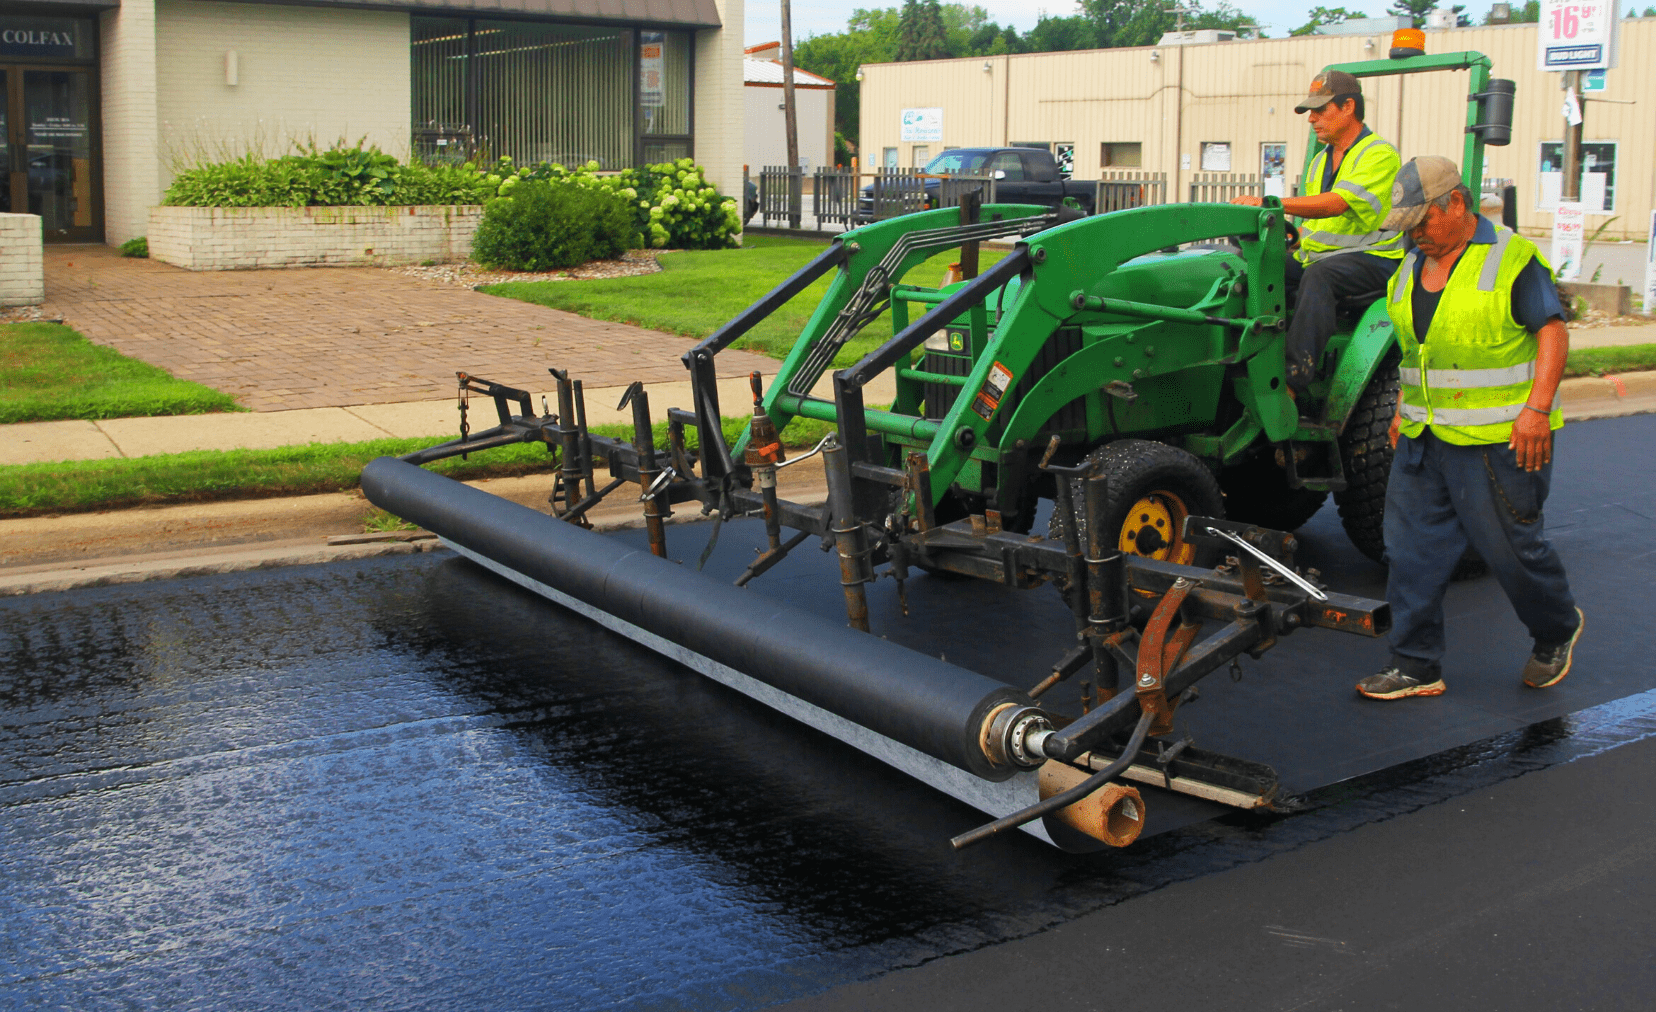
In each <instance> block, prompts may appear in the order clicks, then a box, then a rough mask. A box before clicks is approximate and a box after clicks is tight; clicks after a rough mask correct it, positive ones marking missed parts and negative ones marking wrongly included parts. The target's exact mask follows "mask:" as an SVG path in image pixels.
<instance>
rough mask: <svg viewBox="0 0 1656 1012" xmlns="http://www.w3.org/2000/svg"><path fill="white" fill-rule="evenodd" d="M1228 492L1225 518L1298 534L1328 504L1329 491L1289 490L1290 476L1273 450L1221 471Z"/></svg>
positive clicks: (1222, 482)
mask: <svg viewBox="0 0 1656 1012" xmlns="http://www.w3.org/2000/svg"><path fill="white" fill-rule="evenodd" d="M1219 487H1220V488H1222V489H1224V490H1225V519H1227V520H1235V521H1237V522H1238V523H1244V524H1258V525H1259V526H1260V527H1265V528H1269V529H1270V530H1273V531H1297V530H1299V529H1300V527H1302V526H1304V524H1305V522H1306V521H1307V520H1310V519H1311V518H1312V517H1313V516H1315V515H1316V513H1317V511H1318V510H1320V509H1322V508H1323V503H1325V502H1327V501H1328V493H1327V492H1317V491H1314V490H1312V489H1309V488H1289V487H1288V474H1287V472H1285V471H1284V470H1283V469H1282V468H1280V467H1278V466H1276V461H1275V460H1273V459H1272V456H1271V453H1270V450H1269V449H1267V450H1266V451H1265V452H1263V453H1257V454H1255V455H1254V456H1253V457H1251V458H1250V459H1248V460H1245V461H1243V462H1242V463H1240V464H1237V465H1236V466H1234V467H1227V468H1225V469H1224V470H1223V471H1221V472H1219Z"/></svg>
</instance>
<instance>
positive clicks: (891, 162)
mask: <svg viewBox="0 0 1656 1012" xmlns="http://www.w3.org/2000/svg"><path fill="white" fill-rule="evenodd" d="M880 164H881V165H882V166H884V167H885V168H888V169H895V168H896V167H897V149H896V148H881V149H880Z"/></svg>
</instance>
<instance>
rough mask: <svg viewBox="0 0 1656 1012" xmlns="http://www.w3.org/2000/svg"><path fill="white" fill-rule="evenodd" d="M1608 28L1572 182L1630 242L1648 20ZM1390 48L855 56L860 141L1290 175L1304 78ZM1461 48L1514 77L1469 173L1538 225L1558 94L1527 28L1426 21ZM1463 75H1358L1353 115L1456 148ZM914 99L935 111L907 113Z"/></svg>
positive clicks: (1646, 100) (1413, 141)
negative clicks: (896, 59) (1508, 107)
mask: <svg viewBox="0 0 1656 1012" xmlns="http://www.w3.org/2000/svg"><path fill="white" fill-rule="evenodd" d="M1621 31H1622V35H1621V55H1620V66H1619V69H1616V70H1612V71H1609V72H1608V73H1607V74H1606V75H1605V88H1604V90H1603V91H1602V92H1597V93H1593V94H1591V95H1589V97H1590V98H1600V99H1603V100H1604V101H1590V102H1588V103H1587V104H1586V112H1585V119H1586V124H1585V131H1584V146H1583V153H1584V164H1585V165H1586V171H1587V172H1588V174H1589V176H1588V178H1587V179H1586V186H1587V187H1588V188H1592V187H1595V186H1597V185H1599V184H1602V185H1603V186H1604V195H1603V198H1602V201H1601V202H1600V205H1599V213H1597V214H1594V213H1592V212H1591V211H1589V215H1588V220H1587V227H1588V230H1589V234H1591V232H1592V230H1594V229H1596V228H1598V226H1599V225H1601V224H1604V223H1605V222H1610V224H1609V226H1608V227H1607V228H1606V229H1605V231H1604V234H1603V237H1604V238H1606V239H1609V238H1634V239H1642V238H1644V236H1645V232H1646V229H1647V228H1648V227H1649V222H1650V213H1651V209H1652V207H1653V206H1656V18H1638V19H1630V20H1628V21H1625V22H1624V23H1623V24H1622V28H1621ZM1389 46H1390V40H1389V39H1388V38H1386V37H1384V36H1362V35H1355V36H1354V35H1327V36H1302V37H1299V38H1289V39H1258V40H1247V41H1233V42H1219V43H1214V44H1210V45H1170V46H1149V47H1142V48H1134V49H1102V50H1087V51H1082V52H1072V53H1034V54H1029V55H1023V56H995V57H989V58H983V57H977V58H972V59H959V60H935V61H927V62H915V63H885V64H868V65H866V66H864V67H863V68H862V72H863V83H862V137H861V150H862V151H863V152H865V153H866V157H867V159H868V161H869V163H870V164H874V163H883V164H891V165H910V164H915V163H917V162H918V163H923V161H924V160H925V159H926V158H928V157H930V156H933V155H936V154H938V153H939V152H941V151H943V150H945V149H947V148H953V147H975V146H988V145H996V146H998V145H1006V144H1034V145H1037V146H1041V147H1050V148H1053V149H1054V150H1059V149H1069V152H1068V153H1070V154H1071V156H1072V157H1073V164H1074V177H1075V178H1076V179H1096V178H1098V177H1099V174H1100V172H1101V171H1110V170H1116V169H1128V170H1142V171H1145V172H1150V173H1166V176H1167V182H1168V185H1169V199H1175V200H1179V199H1187V197H1188V193H1189V187H1190V184H1191V181H1192V179H1193V177H1194V176H1195V174H1197V173H1204V172H1230V173H1239V174H1253V175H1259V174H1265V175H1271V174H1273V170H1274V171H1275V172H1284V171H1285V177H1286V178H1285V183H1286V184H1287V185H1288V186H1290V187H1291V186H1292V185H1293V183H1294V181H1295V180H1296V179H1297V177H1298V176H1299V173H1300V171H1301V169H1302V167H1303V165H1304V161H1305V154H1306V142H1307V137H1308V131H1307V125H1306V121H1305V117H1304V116H1302V115H1296V114H1295V113H1294V105H1295V103H1296V102H1298V101H1299V99H1300V98H1302V97H1304V95H1305V93H1306V87H1307V85H1308V84H1309V83H1310V81H1311V78H1312V76H1313V75H1315V74H1316V72H1317V71H1318V70H1320V69H1322V68H1323V67H1325V66H1327V65H1328V64H1331V63H1350V62H1355V61H1359V60H1368V59H1380V58H1384V57H1385V55H1386V51H1387V49H1388V48H1389ZM1461 50H1475V51H1478V52H1482V53H1485V54H1487V55H1488V56H1489V57H1490V59H1491V60H1492V61H1493V62H1494V76H1496V77H1505V78H1511V79H1513V80H1515V81H1516V82H1517V84H1518V92H1517V103H1516V113H1515V116H1514V120H1513V132H1512V144H1511V145H1510V146H1507V147H1499V148H1497V147H1491V148H1489V149H1488V155H1487V158H1486V164H1485V169H1484V175H1485V176H1486V177H1488V178H1506V179H1511V180H1513V181H1514V182H1515V183H1516V185H1517V187H1518V194H1519V206H1518V219H1519V224H1520V227H1521V228H1523V229H1524V230H1525V231H1532V230H1543V231H1545V230H1550V229H1551V227H1552V215H1551V214H1550V213H1548V212H1547V211H1546V210H1545V208H1546V207H1547V206H1549V205H1548V204H1547V200H1548V199H1549V198H1553V194H1552V192H1551V186H1552V185H1553V184H1555V183H1556V182H1557V181H1558V179H1559V177H1558V175H1557V170H1558V168H1559V150H1560V146H1561V142H1562V138H1563V129H1564V126H1563V117H1562V115H1561V113H1560V107H1561V104H1562V95H1561V93H1560V91H1559V76H1560V75H1558V74H1557V73H1549V72H1543V71H1540V70H1537V69H1536V26H1535V25H1533V24H1526V25H1503V26H1496V27H1487V28H1461V29H1450V30H1446V31H1428V32H1427V33H1426V51H1427V52H1428V53H1447V52H1457V51H1461ZM1466 85H1467V79H1466V77H1465V76H1464V75H1462V74H1458V73H1455V74H1448V73H1434V74H1422V75H1415V76H1411V77H1406V78H1405V77H1395V78H1380V79H1371V80H1367V81H1365V82H1364V92H1365V96H1366V102H1367V107H1368V112H1367V122H1368V124H1369V126H1371V127H1372V128H1373V129H1374V130H1375V132H1377V133H1379V134H1380V135H1381V136H1383V137H1385V138H1387V139H1388V140H1391V141H1392V142H1393V143H1394V144H1396V145H1397V147H1398V150H1399V151H1400V152H1401V154H1402V156H1403V158H1404V159H1405V160H1407V159H1409V158H1410V157H1412V156H1414V155H1420V154H1441V155H1445V156H1448V157H1451V158H1454V159H1456V160H1457V161H1459V159H1460V155H1461V150H1462V131H1463V129H1464V125H1465V108H1466V106H1465V101H1466V98H1465V96H1466ZM927 110H936V112H929V111H928V112H925V114H924V115H923V116H915V115H913V114H914V113H916V112H920V111H927ZM905 114H908V115H905ZM939 118H940V119H941V130H940V131H939V130H938V123H937V121H938V119H939ZM916 120H922V121H924V122H925V123H926V124H927V126H928V128H929V129H928V132H927V135H926V137H925V139H914V140H905V139H904V138H903V130H904V127H903V124H904V123H905V121H907V122H910V123H912V122H915V121H916ZM939 134H940V138H939ZM1549 172H1550V173H1551V175H1550V178H1549ZM1595 175H1596V176H1598V177H1600V178H1598V179H1593V178H1591V177H1592V176H1595ZM1583 195H1584V197H1586V196H1588V194H1587V193H1584V194H1583ZM1595 195H1596V194H1595ZM1553 199H1555V198H1553ZM1612 219H1613V220H1612Z"/></svg>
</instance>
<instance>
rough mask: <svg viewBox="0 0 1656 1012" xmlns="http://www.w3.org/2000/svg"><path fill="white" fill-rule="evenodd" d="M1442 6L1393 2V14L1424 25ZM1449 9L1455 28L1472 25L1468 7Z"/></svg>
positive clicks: (1423, 0) (1429, 1) (1431, 0)
mask: <svg viewBox="0 0 1656 1012" xmlns="http://www.w3.org/2000/svg"><path fill="white" fill-rule="evenodd" d="M1440 6H1442V4H1441V3H1439V2H1438V0H1393V2H1392V5H1391V12H1392V13H1393V14H1406V15H1408V16H1409V17H1411V18H1414V20H1415V24H1417V25H1423V24H1425V23H1426V15H1428V14H1430V13H1431V12H1432V11H1434V10H1436V9H1437V8H1438V7H1440ZM1449 9H1450V10H1452V11H1454V12H1455V26H1456V27H1457V28H1466V27H1468V26H1470V25H1471V24H1472V19H1471V18H1470V17H1468V16H1467V15H1466V13H1465V11H1466V6H1465V5H1464V4H1460V5H1456V6H1454V7H1451V8H1449ZM1536 17H1537V20H1539V19H1540V15H1539V14H1538V15H1537V16H1536ZM1486 20H1487V19H1486Z"/></svg>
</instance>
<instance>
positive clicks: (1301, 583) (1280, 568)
mask: <svg viewBox="0 0 1656 1012" xmlns="http://www.w3.org/2000/svg"><path fill="white" fill-rule="evenodd" d="M1207 532H1208V533H1209V534H1212V535H1216V536H1218V537H1221V538H1224V539H1225V540H1226V541H1230V542H1233V543H1235V544H1237V545H1240V546H1241V547H1243V548H1245V549H1247V550H1248V553H1249V554H1250V555H1252V556H1253V557H1254V558H1256V559H1258V560H1259V561H1260V562H1263V563H1265V564H1266V565H1267V566H1270V567H1271V568H1272V569H1274V570H1276V571H1277V572H1278V573H1280V574H1282V577H1283V579H1285V580H1288V581H1289V582H1290V583H1292V584H1293V585H1294V586H1296V587H1298V588H1299V589H1301V590H1303V591H1305V592H1306V593H1307V594H1310V595H1311V596H1312V597H1314V598H1316V599H1317V600H1319V601H1326V600H1328V595H1327V594H1324V593H1323V592H1322V591H1320V590H1318V589H1317V588H1316V587H1315V586H1314V585H1313V584H1312V583H1311V582H1310V581H1309V580H1307V579H1306V578H1305V577H1303V576H1301V575H1299V574H1298V573H1296V572H1294V571H1293V570H1291V569H1289V568H1288V567H1287V566H1284V565H1283V564H1282V563H1280V562H1278V561H1277V560H1275V559H1273V558H1271V557H1270V556H1269V555H1266V554H1265V553H1264V552H1262V551H1260V550H1259V549H1257V548H1255V547H1254V546H1252V545H1250V544H1248V543H1247V542H1246V541H1244V540H1243V539H1241V538H1239V537H1237V536H1236V535H1235V534H1232V533H1231V532H1230V531H1222V530H1220V529H1219V528H1217V527H1209V528H1208V529H1207Z"/></svg>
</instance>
